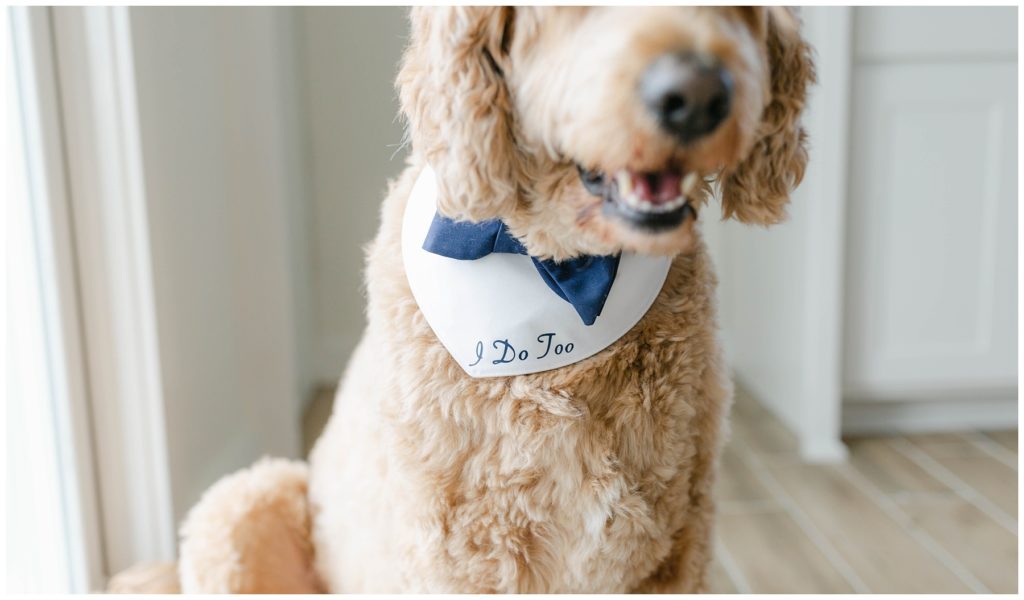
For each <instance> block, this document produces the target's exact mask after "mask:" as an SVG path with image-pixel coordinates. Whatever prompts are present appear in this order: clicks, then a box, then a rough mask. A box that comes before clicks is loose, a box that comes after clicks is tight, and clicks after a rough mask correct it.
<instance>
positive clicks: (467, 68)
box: [398, 7, 813, 259]
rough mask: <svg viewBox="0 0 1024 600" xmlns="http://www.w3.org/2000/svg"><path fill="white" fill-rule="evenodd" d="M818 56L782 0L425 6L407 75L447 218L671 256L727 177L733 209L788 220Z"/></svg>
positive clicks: (420, 146)
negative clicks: (755, 0)
mask: <svg viewBox="0 0 1024 600" xmlns="http://www.w3.org/2000/svg"><path fill="white" fill-rule="evenodd" d="M809 54H810V51H809V49H808V46H807V45H806V44H805V43H804V42H803V41H802V39H801V38H800V35H799V32H798V23H797V21H796V19H795V17H794V16H793V15H792V14H791V13H790V12H789V11H788V10H786V9H783V8H757V7H716V8H707V7H659V8H614V7H602V8H582V7H573V8H531V7H516V8H511V7H450V8H417V9H413V11H412V35H411V43H410V47H409V49H408V50H407V52H406V55H405V58H404V61H403V66H402V69H401V72H400V74H399V77H398V85H399V89H400V95H401V102H402V108H403V112H404V114H405V116H406V119H407V121H408V126H409V129H408V131H409V135H410V136H411V140H412V142H413V144H414V146H415V147H416V149H417V151H418V152H420V153H422V155H423V156H424V157H425V159H426V160H427V162H428V163H429V164H430V165H431V166H432V167H433V168H434V170H435V171H436V173H437V178H438V185H439V198H438V203H439V208H440V210H441V212H442V213H444V214H445V215H447V216H450V217H454V218H460V219H469V220H473V221H479V220H486V219H494V218H501V219H503V220H504V221H505V222H506V223H507V224H508V225H509V227H510V229H511V230H512V232H513V233H514V234H515V235H516V236H517V237H519V238H520V239H522V240H523V242H524V243H525V244H526V246H527V247H528V248H529V250H530V252H531V254H534V255H536V256H540V257H553V258H555V259H564V258H568V257H571V256H575V255H578V254H610V253H614V252H618V251H620V250H633V251H638V252H645V253H655V254H672V253H676V252H680V251H686V250H688V249H689V248H691V247H692V241H693V239H694V232H693V227H694V221H695V220H696V217H697V210H698V209H700V208H701V207H702V206H703V205H704V203H705V201H706V198H707V197H708V195H709V193H710V189H711V182H712V181H714V180H715V179H717V181H718V182H719V184H720V189H721V197H722V211H723V214H724V215H725V216H726V217H730V216H732V217H735V218H737V219H739V220H740V221H744V222H748V223H758V224H764V225H767V224H771V223H775V222H777V221H779V220H780V219H782V218H783V217H784V214H785V205H786V203H787V201H788V195H789V192H790V190H791V189H792V188H793V187H794V186H796V185H797V184H798V183H799V182H800V179H801V178H802V176H803V172H804V165H805V163H806V161H807V154H806V151H805V148H804V137H805V136H804V132H803V130H802V129H801V127H800V123H799V116H800V113H801V111H802V110H803V107H804V101H805V96H806V88H807V85H808V83H809V82H811V81H812V80H813V67H812V65H811V62H810V60H809Z"/></svg>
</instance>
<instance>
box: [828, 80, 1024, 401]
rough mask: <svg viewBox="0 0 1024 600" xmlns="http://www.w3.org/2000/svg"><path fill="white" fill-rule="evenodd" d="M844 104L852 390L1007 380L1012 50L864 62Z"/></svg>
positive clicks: (983, 385) (1010, 377) (989, 385)
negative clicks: (982, 58)
mask: <svg viewBox="0 0 1024 600" xmlns="http://www.w3.org/2000/svg"><path fill="white" fill-rule="evenodd" d="M852 108H853V120H852V131H851V142H852V153H851V161H852V163H851V168H850V179H851V181H850V197H849V202H848V204H847V218H848V224H849V228H848V246H847V266H848V269H847V279H846V299H845V300H846V315H847V319H846V375H845V377H846V382H845V383H846V390H847V393H848V394H849V395H850V396H856V397H861V398H872V397H874V398H901V399H905V398H908V397H913V396H915V395H917V394H920V395H922V396H925V395H926V394H931V393H934V392H937V391H940V390H950V389H956V390H961V391H963V390H979V391H981V390H993V389H1000V388H1001V389H1013V388H1014V387H1015V386H1016V380H1017V65H1016V63H1015V62H1012V61H989V62H972V61H962V62H952V61H951V62H916V61H915V62H902V63H889V64H887V63H884V62H883V63H874V64H862V65H861V66H859V67H857V68H856V69H855V73H854V80H853V102H852Z"/></svg>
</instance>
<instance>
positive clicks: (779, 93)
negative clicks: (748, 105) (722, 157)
mask: <svg viewBox="0 0 1024 600" xmlns="http://www.w3.org/2000/svg"><path fill="white" fill-rule="evenodd" d="M761 10H763V11H765V12H764V14H763V15H762V18H763V19H764V25H765V27H766V48H767V57H768V66H769V72H770V77H771V82H770V93H771V97H770V98H769V101H768V105H767V106H766V107H765V109H764V112H763V113H762V115H761V124H760V125H759V129H758V133H757V135H758V139H757V141H756V142H755V143H754V146H753V148H752V149H751V150H750V153H749V154H748V155H747V157H746V158H745V159H743V160H742V161H741V162H740V163H739V164H737V165H736V166H735V167H733V168H731V169H727V170H725V171H723V172H722V173H721V174H720V183H721V189H722V213H723V215H724V216H725V217H726V218H728V217H736V218H737V219H739V220H740V221H743V222H744V223H756V224H761V225H771V224H774V223H778V222H779V221H781V220H783V219H784V218H785V216H786V203H787V202H789V193H790V191H792V190H793V188H795V187H796V186H797V185H798V184H799V183H800V180H801V179H803V176H804V167H805V166H806V165H807V148H806V138H807V134H806V133H805V132H804V129H803V127H801V125H800V114H801V113H802V112H803V109H804V104H805V101H806V98H807V87H808V85H809V84H811V83H813V82H814V64H813V63H812V62H811V56H810V55H811V49H810V46H808V45H807V43H806V42H804V40H803V38H801V37H800V30H799V27H800V24H799V21H798V20H797V18H796V16H795V15H794V14H793V13H791V12H790V11H789V9H786V8H782V7H770V8H764V9H761Z"/></svg>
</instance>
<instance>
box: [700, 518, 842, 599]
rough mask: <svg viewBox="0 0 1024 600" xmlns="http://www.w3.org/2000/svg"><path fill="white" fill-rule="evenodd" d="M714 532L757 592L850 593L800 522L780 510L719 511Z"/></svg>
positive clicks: (840, 576)
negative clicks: (728, 512) (730, 512)
mask: <svg viewBox="0 0 1024 600" xmlns="http://www.w3.org/2000/svg"><path fill="white" fill-rule="evenodd" d="M718 531H719V535H721V537H722V543H723V544H724V545H725V546H726V548H728V550H729V554H730V556H732V559H733V560H734V561H735V563H736V564H737V566H738V567H739V568H740V569H741V570H742V571H743V575H744V577H745V578H746V580H747V581H748V582H749V584H750V587H751V590H752V591H754V592H755V593H759V594H776V593H821V594H827V593H850V592H852V591H853V589H852V588H851V587H850V585H849V584H848V583H847V582H846V580H845V579H844V578H843V576H842V575H841V574H840V573H839V571H838V570H837V569H836V568H835V567H834V566H833V565H832V564H831V563H830V562H829V561H828V559H827V558H825V556H824V555H822V553H821V552H820V551H819V550H818V548H817V547H816V546H815V545H814V543H813V542H811V540H810V539H809V538H808V537H807V536H806V535H804V533H803V531H802V530H801V529H800V526H799V525H797V524H796V522H794V521H793V519H792V517H790V516H789V515H788V514H786V512H784V511H783V510H781V509H779V510H774V511H769V512H759V513H751V514H730V515H721V516H720V517H719V522H718Z"/></svg>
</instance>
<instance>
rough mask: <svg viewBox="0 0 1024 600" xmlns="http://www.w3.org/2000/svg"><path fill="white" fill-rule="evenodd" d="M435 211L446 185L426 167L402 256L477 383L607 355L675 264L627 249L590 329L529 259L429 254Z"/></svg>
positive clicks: (408, 211)
mask: <svg viewBox="0 0 1024 600" xmlns="http://www.w3.org/2000/svg"><path fill="white" fill-rule="evenodd" d="M436 212H437V183H436V180H435V178H434V172H433V170H432V169H430V167H425V168H424V169H423V171H422V172H421V173H420V176H419V178H418V179H417V180H416V184H415V185H414V186H413V189H412V193H411V194H410V195H409V201H408V203H407V205H406V207H405V217H404V219H403V222H402V259H403V261H404V263H405V273H406V277H408V279H409V287H410V288H411V289H412V294H413V297H415V299H416V303H417V304H418V305H419V307H420V311H421V312H422V313H423V316H424V317H426V319H427V323H428V324H429V325H430V327H431V329H433V330H434V334H435V335H437V338H438V339H439V340H440V341H441V343H442V344H444V347H445V348H447V349H448V352H449V353H450V354H451V355H452V357H453V358H454V359H455V360H456V361H457V362H458V363H459V365H460V366H461V367H462V368H463V369H464V370H465V371H466V373H467V374H468V375H469V376H470V377H500V376H506V375H525V374H528V373H539V372H540V371H547V370H549V369H557V368H558V367H564V366H565V365H571V364H573V363H575V362H579V361H581V360H583V359H585V358H587V357H589V356H593V355H594V354H596V353H598V352H600V351H601V350H604V349H605V348H607V347H608V346H610V345H612V344H613V343H615V341H616V340H618V339H619V338H620V337H622V336H623V335H625V334H626V332H628V331H629V330H630V329H632V328H633V325H636V323H637V322H638V321H639V320H640V319H641V318H643V316H644V315H645V314H647V310H648V309H649V308H650V307H651V304H653V303H654V299H655V298H657V297H658V293H659V292H661V286H662V285H663V284H664V283H665V278H666V277H667V276H668V270H669V267H670V266H671V264H672V260H671V259H670V258H666V257H654V256H644V255H638V254H633V253H630V252H623V253H622V257H621V259H620V261H619V266H618V271H617V273H616V275H615V281H614V283H613V284H612V287H611V291H610V292H609V293H608V298H607V300H606V301H605V304H604V308H603V309H602V310H601V316H599V317H597V320H596V321H595V322H594V324H593V325H590V326H587V325H585V324H584V323H583V321H582V320H581V319H580V316H579V314H577V312H576V310H575V309H574V308H573V305H572V304H570V303H569V302H567V301H565V300H563V299H562V298H560V297H559V296H558V295H556V294H555V293H554V292H553V291H552V290H551V289H550V288H549V287H548V286H547V285H546V284H545V283H544V280H543V279H541V277H540V276H538V274H537V270H536V268H535V267H534V265H533V261H532V260H531V259H530V257H529V256H525V255H521V254H498V253H495V254H489V255H487V256H484V257H482V258H479V259H477V260H456V259H453V258H448V257H445V256H440V255H437V254H432V253H430V252H427V251H426V250H424V249H423V241H424V239H425V238H426V236H427V231H428V230H429V228H430V224H431V222H432V220H433V219H434V215H435V213H436Z"/></svg>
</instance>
